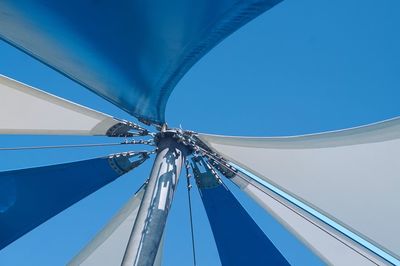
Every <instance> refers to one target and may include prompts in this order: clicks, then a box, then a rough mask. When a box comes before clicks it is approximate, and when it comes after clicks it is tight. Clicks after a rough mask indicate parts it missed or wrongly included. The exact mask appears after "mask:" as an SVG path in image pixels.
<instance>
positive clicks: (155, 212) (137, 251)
mask: <svg viewBox="0 0 400 266" xmlns="http://www.w3.org/2000/svg"><path fill="white" fill-rule="evenodd" d="M174 134H175V132H173V131H172V132H168V131H167V132H160V133H159V134H158V135H157V136H156V138H155V141H156V143H157V147H158V149H157V156H156V159H155V161H154V165H153V169H152V170H151V175H150V179H149V181H148V184H147V188H146V191H145V194H144V197H143V200H142V203H141V205H140V208H139V212H138V215H137V217H136V220H135V224H134V226H133V229H132V232H131V235H130V238H129V242H128V246H127V249H126V251H125V255H124V259H123V261H122V265H123V266H133V265H135V266H153V264H154V261H155V258H156V256H157V252H158V249H159V245H160V242H161V238H162V236H163V232H164V227H165V224H166V221H167V216H168V211H169V209H170V207H171V203H172V199H173V196H174V192H175V189H176V187H177V183H178V178H179V174H180V172H181V168H182V164H183V163H184V160H185V156H186V154H187V148H186V147H185V146H184V145H183V144H181V143H179V142H177V139H176V138H174Z"/></svg>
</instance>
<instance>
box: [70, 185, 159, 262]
mask: <svg viewBox="0 0 400 266" xmlns="http://www.w3.org/2000/svg"><path fill="white" fill-rule="evenodd" d="M144 192H145V187H142V188H141V189H140V190H139V191H138V192H137V193H136V194H135V195H134V196H133V197H132V198H131V199H130V200H129V201H128V202H127V204H126V205H125V206H124V207H123V208H122V209H121V210H120V211H119V212H118V213H117V215H116V216H115V217H114V218H113V219H112V220H111V221H110V222H109V223H108V224H107V225H106V226H105V227H104V228H103V230H102V231H101V232H100V233H98V234H97V235H96V237H95V238H94V239H93V240H92V241H91V242H90V243H89V244H88V245H87V246H86V247H85V248H84V249H83V250H82V251H81V252H80V253H79V254H78V255H77V256H76V257H75V258H73V259H72V261H71V262H70V263H69V264H68V265H70V266H76V265H81V266H98V265H121V262H122V259H123V257H124V254H125V249H126V247H127V245H128V241H129V237H130V235H131V231H132V228H133V224H134V222H135V219H136V216H137V213H138V210H139V207H140V203H141V202H142V199H143V195H144ZM162 249H163V240H162V241H161V243H160V247H159V250H158V253H157V257H156V261H155V263H154V265H155V266H159V265H161V259H162Z"/></svg>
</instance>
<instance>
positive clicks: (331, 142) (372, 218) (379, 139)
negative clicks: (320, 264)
mask: <svg viewBox="0 0 400 266" xmlns="http://www.w3.org/2000/svg"><path fill="white" fill-rule="evenodd" d="M199 138H200V139H201V140H202V141H204V142H205V144H207V145H208V146H209V147H210V148H212V149H213V150H215V151H216V152H218V153H219V154H221V155H222V156H224V157H225V158H226V159H228V160H230V161H232V162H234V163H235V164H237V165H239V166H240V167H243V168H244V169H246V170H248V171H250V172H252V173H254V174H255V175H257V176H259V177H260V178H262V179H264V180H265V181H267V182H269V183H271V184H273V185H275V186H276V187H278V188H279V189H281V190H283V191H285V192H286V193H288V194H290V195H291V196H293V197H295V198H297V199H298V200H300V201H303V202H304V203H306V204H308V205H310V206H311V207H313V208H315V209H316V210H318V211H319V212H321V213H322V214H324V215H325V216H327V217H329V218H330V219H332V220H334V221H335V222H337V223H339V224H341V225H342V226H345V227H347V228H348V229H350V230H351V231H353V232H355V233H357V234H359V235H361V236H362V237H364V238H366V239H367V240H369V241H371V242H372V243H374V244H375V245H377V246H379V247H380V248H382V249H383V250H385V251H386V252H388V253H390V254H392V255H394V256H395V257H397V258H399V257H400V237H398V236H399V235H400V226H399V224H400V210H399V201H400V193H399V192H400V159H399V158H400V119H399V118H396V119H392V120H388V121H384V122H381V123H376V124H372V125H368V126H364V127H358V128H353V129H348V130H342V131H336V132H329V133H322V134H315V135H306V136H298V137H280V138H246V137H225V136H214V135H203V134H200V135H199Z"/></svg>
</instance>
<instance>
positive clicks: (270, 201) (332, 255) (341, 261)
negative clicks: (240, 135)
mask: <svg viewBox="0 0 400 266" xmlns="http://www.w3.org/2000/svg"><path fill="white" fill-rule="evenodd" d="M230 180H231V181H232V182H234V183H235V184H236V185H238V186H239V187H240V189H241V190H243V191H244V192H245V193H247V194H248V195H249V196H250V197H251V198H252V199H253V200H255V201H256V202H257V203H258V204H259V205H260V206H261V207H263V208H264V209H265V210H266V211H267V212H268V213H270V214H272V215H273V216H274V217H275V218H276V219H277V220H278V221H279V222H280V223H281V224H282V225H284V226H285V227H286V228H287V229H288V230H289V231H290V232H292V233H293V234H294V235H296V236H297V237H298V238H299V239H300V240H301V241H303V242H304V243H305V244H306V245H307V246H308V247H309V248H310V249H311V250H313V251H314V253H315V254H316V255H317V256H319V257H320V258H321V259H322V260H324V261H325V262H327V264H329V265H338V266H339V265H343V266H345V265H384V264H387V263H385V261H383V260H382V259H381V258H379V257H378V256H376V255H375V254H373V253H371V252H370V251H368V250H366V249H365V248H363V247H362V246H360V245H358V244H357V243H355V242H354V241H352V240H350V239H349V238H347V237H345V236H344V235H342V234H341V233H339V232H337V231H336V230H334V229H332V228H331V227H330V226H328V225H327V224H325V223H324V222H322V221H320V220H319V219H317V218H316V217H314V216H312V215H310V214H309V213H307V212H306V211H304V210H302V209H301V208H299V207H297V206H295V205H294V204H292V203H291V202H289V201H287V200H286V199H284V198H282V197H280V196H279V195H277V194H275V193H274V192H273V191H271V190H269V189H268V188H266V187H265V186H263V185H262V184H260V183H258V182H256V181H255V180H252V179H251V178H248V177H247V176H245V175H243V174H240V173H239V174H238V175H236V176H234V177H233V178H231V179H230Z"/></svg>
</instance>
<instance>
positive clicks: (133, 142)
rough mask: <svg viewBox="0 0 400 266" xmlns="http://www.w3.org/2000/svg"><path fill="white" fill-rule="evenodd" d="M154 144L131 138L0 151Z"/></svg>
mask: <svg viewBox="0 0 400 266" xmlns="http://www.w3.org/2000/svg"><path fill="white" fill-rule="evenodd" d="M133 144H142V145H154V142H153V140H131V141H128V140H126V141H123V142H114V143H96V144H71V145H54V146H26V147H10V148H9V147H0V151H18V150H43V149H63V148H86V147H104V146H118V145H133Z"/></svg>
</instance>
